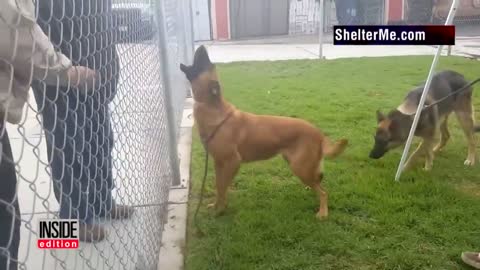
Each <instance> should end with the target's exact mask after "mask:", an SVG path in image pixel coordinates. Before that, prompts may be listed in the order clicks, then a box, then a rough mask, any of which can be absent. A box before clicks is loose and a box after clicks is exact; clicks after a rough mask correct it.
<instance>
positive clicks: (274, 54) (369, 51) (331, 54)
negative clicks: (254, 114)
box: [202, 36, 480, 63]
mask: <svg viewBox="0 0 480 270" xmlns="http://www.w3.org/2000/svg"><path fill="white" fill-rule="evenodd" d="M327 40H328V38H327ZM202 44H204V45H205V46H206V47H207V48H208V49H209V53H210V57H211V59H212V61H214V62H218V63H229V62H239V61H276V60H293V59H318V58H319V48H320V46H319V45H318V39H317V37H315V36H296V37H272V38H268V39H253V40H241V41H225V42H204V43H202ZM447 48H448V47H447V46H444V50H443V55H447ZM435 52H436V47H435V46H334V45H333V44H332V43H331V42H330V43H325V44H323V56H324V57H325V58H326V59H337V58H356V57H381V56H402V55H432V56H433V55H434V54H435ZM451 53H452V55H458V56H465V57H473V58H480V36H461V37H457V39H456V45H455V46H452V51H451Z"/></svg>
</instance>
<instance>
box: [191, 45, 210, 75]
mask: <svg viewBox="0 0 480 270" xmlns="http://www.w3.org/2000/svg"><path fill="white" fill-rule="evenodd" d="M193 66H194V67H195V68H196V69H198V70H206V69H208V68H210V67H211V66H212V62H211V61H210V57H209V56H208V52H207V49H206V48H205V46H203V45H202V46H200V47H198V49H197V50H196V51H195V56H194V57H193Z"/></svg>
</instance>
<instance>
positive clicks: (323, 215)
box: [316, 210, 328, 220]
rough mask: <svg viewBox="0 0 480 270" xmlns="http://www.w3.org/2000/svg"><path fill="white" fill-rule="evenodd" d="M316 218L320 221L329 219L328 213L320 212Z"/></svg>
mask: <svg viewBox="0 0 480 270" xmlns="http://www.w3.org/2000/svg"><path fill="white" fill-rule="evenodd" d="M316 217H317V218H318V219H319V220H325V219H327V217H328V211H321V210H320V211H318V213H317V215H316Z"/></svg>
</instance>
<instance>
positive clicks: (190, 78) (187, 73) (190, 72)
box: [180, 64, 193, 81]
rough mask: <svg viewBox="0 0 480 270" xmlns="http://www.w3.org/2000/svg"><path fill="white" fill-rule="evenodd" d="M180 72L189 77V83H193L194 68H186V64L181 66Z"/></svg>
mask: <svg viewBox="0 0 480 270" xmlns="http://www.w3.org/2000/svg"><path fill="white" fill-rule="evenodd" d="M180 70H181V71H182V72H183V73H185V76H187V79H188V80H189V81H192V79H193V76H192V68H191V67H189V66H186V65H184V64H180Z"/></svg>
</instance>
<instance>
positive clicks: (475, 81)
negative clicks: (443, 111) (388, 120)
mask: <svg viewBox="0 0 480 270" xmlns="http://www.w3.org/2000/svg"><path fill="white" fill-rule="evenodd" d="M478 82H480V78H478V79H476V80H474V81H472V82H470V83H469V84H467V85H465V86H464V87H462V88H460V89H457V90H455V91H454V92H452V93H450V94H448V95H446V96H444V97H443V98H441V99H439V100H437V101H435V102H434V103H432V104H428V105H427V106H425V107H423V109H422V111H424V110H426V109H428V108H430V107H433V106H435V105H437V104H438V103H442V102H443V101H445V100H446V99H447V98H449V97H451V96H454V95H457V94H459V93H461V92H463V91H465V90H467V89H468V88H469V87H470V86H472V85H474V84H476V83H478ZM412 115H415V113H414V114H412Z"/></svg>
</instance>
